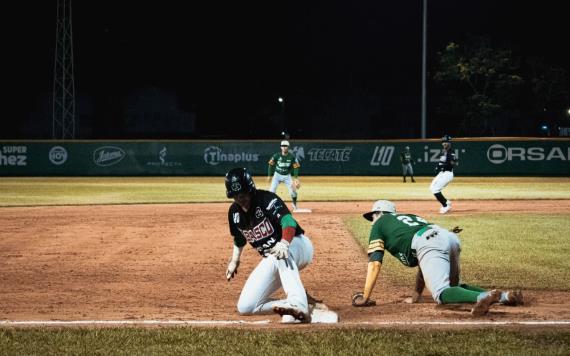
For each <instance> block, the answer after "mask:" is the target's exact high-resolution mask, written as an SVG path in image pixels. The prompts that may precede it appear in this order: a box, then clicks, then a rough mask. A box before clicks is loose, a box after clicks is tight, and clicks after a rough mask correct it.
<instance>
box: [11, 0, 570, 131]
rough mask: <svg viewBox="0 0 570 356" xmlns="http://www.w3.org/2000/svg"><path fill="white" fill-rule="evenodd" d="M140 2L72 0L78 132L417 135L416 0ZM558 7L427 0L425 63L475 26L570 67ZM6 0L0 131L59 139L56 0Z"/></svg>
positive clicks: (523, 52)
mask: <svg viewBox="0 0 570 356" xmlns="http://www.w3.org/2000/svg"><path fill="white" fill-rule="evenodd" d="M145 3H146V2H145ZM145 3H143V2H140V1H137V2H135V1H120V2H117V1H96V2H94V1H88V2H80V1H76V2H74V3H73V7H72V8H73V36H74V37H73V40H74V48H75V50H74V65H75V87H76V105H77V108H76V125H77V127H76V138H82V139H89V138H275V137H278V135H279V133H280V132H281V130H286V131H288V132H290V133H291V135H292V137H293V138H322V139H332V138H418V137H419V136H420V113H421V111H420V110H421V101H420V93H421V29H422V27H421V21H422V1H414V2H412V1H406V2H395V1H391V2H385V1H360V2H358V1H357V2H347V1H336V2H331V1H320V2H317V1H311V2H309V1H306V2H289V1H287V2H285V1H282V2H271V1H265V2H260V3H257V4H253V3H250V2H245V1H244V2H231V3H229V4H228V3H222V2H208V4H209V5H207V6H205V5H204V4H200V5H197V4H196V3H197V2H182V1H181V2H175V1H162V2H152V3H146V4H145ZM563 3H564V2H560V1H541V2H532V3H527V2H521V1H510V0H509V1H487V0H485V1H474V2H468V3H465V2H459V1H450V0H440V1H430V2H429V5H428V26H429V28H428V71H429V70H430V68H431V67H430V66H431V65H433V63H434V58H435V56H436V53H437V51H440V50H442V49H443V48H444V47H445V45H446V44H447V43H449V42H451V41H461V40H463V39H464V38H465V36H467V35H484V36H487V37H489V38H491V39H492V41H493V42H494V43H496V44H497V45H502V46H508V47H509V48H511V49H513V51H514V52H515V53H516V54H517V55H520V56H523V57H525V56H538V57H542V58H544V59H545V60H546V61H547V62H548V63H551V64H553V65H556V66H561V67H564V68H566V69H567V70H568V71H570V56H569V54H568V52H570V51H568V49H567V47H568V43H569V42H570V40H569V34H570V30H569V26H568V20H567V18H566V17H567V15H568V13H567V12H565V11H563V10H564V6H563ZM10 6H15V7H16V8H15V9H14V10H11V12H12V15H13V16H12V15H10V13H6V14H5V16H7V17H10V19H7V23H5V24H4V25H5V26H6V25H8V27H9V28H11V30H12V34H11V35H10V34H9V32H8V34H6V31H4V32H5V36H6V39H7V41H6V42H5V43H6V44H7V47H6V48H7V50H6V51H5V53H6V54H8V56H9V60H8V62H9V63H10V65H9V66H6V67H5V70H6V71H8V83H7V84H8V87H7V88H8V89H9V94H8V99H9V100H7V107H8V110H7V111H6V113H8V114H9V116H8V117H9V119H4V120H3V121H5V123H4V125H3V127H4V129H3V130H2V134H1V135H0V138H51V90H52V86H53V63H54V62H53V61H54V42H55V15H56V2H55V1H42V2H38V3H35V4H33V5H30V4H29V3H25V2H20V3H18V4H11V5H10ZM279 96H282V97H283V98H284V99H285V105H281V104H279V103H278V102H277V98H278V97H279ZM428 96H429V92H428ZM431 100H432V99H431V98H428V104H430V106H429V108H428V114H429V116H428V120H430V117H431V116H432V115H433V105H431V104H432V102H431ZM568 104H569V105H570V102H569V103H568ZM5 118H6V117H5ZM446 126H450V127H449V129H450V130H452V129H451V126H453V124H452V123H441V122H440V123H438V124H437V125H435V126H434V125H430V122H429V121H428V137H429V136H432V137H437V136H441V134H442V131H445V130H446V129H447V128H448V127H446ZM569 126H570V125H569Z"/></svg>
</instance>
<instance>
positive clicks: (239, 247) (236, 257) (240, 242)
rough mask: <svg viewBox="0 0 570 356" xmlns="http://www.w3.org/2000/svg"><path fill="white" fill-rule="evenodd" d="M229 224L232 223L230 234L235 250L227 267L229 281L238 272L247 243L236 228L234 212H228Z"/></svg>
mask: <svg viewBox="0 0 570 356" xmlns="http://www.w3.org/2000/svg"><path fill="white" fill-rule="evenodd" d="M228 219H229V225H230V234H231V235H232V236H233V240H234V243H233V247H234V248H233V251H232V257H231V258H230V262H229V263H228V268H227V269H226V279H227V280H228V282H229V281H230V279H232V278H233V277H234V276H235V275H236V274H237V270H238V267H239V262H240V258H241V254H242V252H243V248H244V246H245V244H246V243H247V241H246V239H245V237H244V236H243V235H242V233H241V232H240V231H239V230H238V229H237V228H236V226H235V223H234V221H233V217H232V212H231V210H230V213H229V214H228Z"/></svg>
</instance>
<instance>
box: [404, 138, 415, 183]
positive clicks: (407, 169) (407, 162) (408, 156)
mask: <svg viewBox="0 0 570 356" xmlns="http://www.w3.org/2000/svg"><path fill="white" fill-rule="evenodd" d="M400 161H401V162H402V176H403V178H404V183H406V176H407V175H408V174H409V175H410V177H411V178H412V183H415V182H416V181H415V179H414V169H413V168H412V164H413V163H414V158H413V157H412V153H411V152H410V146H406V147H405V148H404V150H403V151H402V153H400Z"/></svg>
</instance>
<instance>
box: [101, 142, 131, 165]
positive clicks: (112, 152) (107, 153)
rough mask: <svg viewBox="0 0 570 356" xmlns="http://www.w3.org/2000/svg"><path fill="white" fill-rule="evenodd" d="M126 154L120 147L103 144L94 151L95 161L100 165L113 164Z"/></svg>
mask: <svg viewBox="0 0 570 356" xmlns="http://www.w3.org/2000/svg"><path fill="white" fill-rule="evenodd" d="M126 155H127V154H126V153H125V151H124V150H123V149H122V148H120V147H115V146H103V147H99V148H97V149H96V150H95V151H93V163H95V164H96V165H98V166H100V167H107V166H112V165H114V164H117V163H119V162H121V161H122V160H123V158H125V156H126Z"/></svg>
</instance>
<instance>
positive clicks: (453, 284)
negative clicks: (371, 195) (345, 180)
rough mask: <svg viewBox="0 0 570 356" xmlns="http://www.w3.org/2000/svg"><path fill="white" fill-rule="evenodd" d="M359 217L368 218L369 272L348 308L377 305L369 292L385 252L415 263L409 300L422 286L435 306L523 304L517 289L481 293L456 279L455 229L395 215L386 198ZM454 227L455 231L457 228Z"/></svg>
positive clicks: (480, 311)
mask: <svg viewBox="0 0 570 356" xmlns="http://www.w3.org/2000/svg"><path fill="white" fill-rule="evenodd" d="M363 216H364V218H365V219H366V220H369V221H372V229H371V231H370V238H369V241H368V272H367V275H366V282H365V284H364V292H359V293H355V294H354V295H353V296H352V305H353V306H355V307H367V306H373V305H376V302H375V301H374V300H371V299H370V296H371V295H372V290H373V288H374V285H375V283H376V279H377V278H378V274H379V273H380V267H381V266H382V261H383V259H384V253H385V251H386V250H387V251H388V252H390V254H392V255H393V256H394V257H396V258H397V259H398V260H399V261H400V262H401V263H402V264H403V265H405V266H408V267H416V266H418V273H417V276H416V286H415V291H414V293H413V296H412V298H411V300H409V302H412V303H415V302H418V301H419V299H420V297H421V294H422V292H423V289H424V287H425V286H427V288H428V289H429V290H430V292H431V295H432V297H433V299H434V300H435V301H436V302H437V303H438V304H449V303H475V305H474V306H473V308H472V309H471V314H472V315H474V316H481V315H484V314H486V313H487V312H488V311H489V307H490V306H491V305H492V304H494V303H501V304H504V305H519V304H522V303H523V296H522V293H521V292H520V291H501V290H498V289H493V290H491V291H486V290H484V289H482V288H479V287H476V286H472V285H468V284H464V283H461V282H460V281H459V274H460V264H459V254H460V252H461V243H460V241H459V238H458V237H457V235H456V234H455V233H454V232H451V231H448V230H446V229H444V228H442V227H440V226H438V225H434V224H431V223H429V222H427V221H426V220H424V219H422V218H421V217H419V216H417V215H413V214H398V213H396V206H395V205H394V203H392V202H391V201H388V200H378V201H376V202H375V203H374V204H373V205H372V210H371V211H370V212H367V213H365V214H363ZM454 231H458V232H459V231H460V229H458V228H456V229H454ZM450 279H451V280H450Z"/></svg>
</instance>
